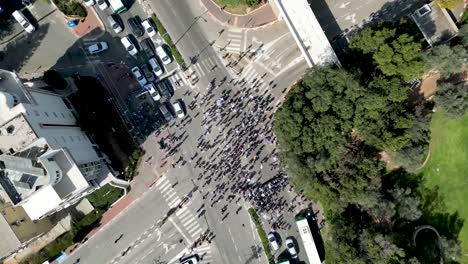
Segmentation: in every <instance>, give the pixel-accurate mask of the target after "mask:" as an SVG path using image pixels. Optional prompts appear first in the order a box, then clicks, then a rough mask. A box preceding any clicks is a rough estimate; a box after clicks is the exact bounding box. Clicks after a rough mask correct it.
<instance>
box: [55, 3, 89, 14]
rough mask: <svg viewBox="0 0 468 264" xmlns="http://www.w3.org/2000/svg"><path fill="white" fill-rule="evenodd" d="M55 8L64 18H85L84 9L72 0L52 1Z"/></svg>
mask: <svg viewBox="0 0 468 264" xmlns="http://www.w3.org/2000/svg"><path fill="white" fill-rule="evenodd" d="M53 2H54V4H55V5H56V6H57V8H58V9H59V10H60V11H61V12H62V13H63V14H64V15H66V16H69V17H77V18H85V17H86V15H87V14H86V9H85V8H84V7H83V6H82V5H81V4H80V3H78V2H75V1H72V0H53Z"/></svg>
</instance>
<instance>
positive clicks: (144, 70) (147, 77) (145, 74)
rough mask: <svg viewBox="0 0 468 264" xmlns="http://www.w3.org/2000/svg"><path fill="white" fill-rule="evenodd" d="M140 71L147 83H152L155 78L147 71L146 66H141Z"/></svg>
mask: <svg viewBox="0 0 468 264" xmlns="http://www.w3.org/2000/svg"><path fill="white" fill-rule="evenodd" d="M140 68H141V71H142V72H143V75H144V76H145V77H146V80H148V82H154V81H155V80H156V78H155V77H154V74H153V72H152V71H151V70H150V69H149V67H148V64H146V63H145V64H143V65H141V67H140Z"/></svg>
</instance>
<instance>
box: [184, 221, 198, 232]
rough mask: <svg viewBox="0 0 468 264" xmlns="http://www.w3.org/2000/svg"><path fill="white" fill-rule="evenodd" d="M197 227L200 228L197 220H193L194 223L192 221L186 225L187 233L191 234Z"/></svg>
mask: <svg viewBox="0 0 468 264" xmlns="http://www.w3.org/2000/svg"><path fill="white" fill-rule="evenodd" d="M199 228H200V225H199V224H198V223H197V222H195V223H194V224H193V225H191V226H190V227H186V229H187V232H188V233H189V234H192V233H193V231H195V230H197V229H199Z"/></svg>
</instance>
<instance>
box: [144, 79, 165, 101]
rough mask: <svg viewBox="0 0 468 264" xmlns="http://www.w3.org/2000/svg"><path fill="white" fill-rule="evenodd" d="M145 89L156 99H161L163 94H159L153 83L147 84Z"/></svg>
mask: <svg viewBox="0 0 468 264" xmlns="http://www.w3.org/2000/svg"><path fill="white" fill-rule="evenodd" d="M145 90H147V91H148V93H149V94H150V96H151V98H152V99H153V100H154V101H159V99H161V95H160V94H159V92H158V90H157V89H156V86H154V84H153V83H148V84H146V85H145Z"/></svg>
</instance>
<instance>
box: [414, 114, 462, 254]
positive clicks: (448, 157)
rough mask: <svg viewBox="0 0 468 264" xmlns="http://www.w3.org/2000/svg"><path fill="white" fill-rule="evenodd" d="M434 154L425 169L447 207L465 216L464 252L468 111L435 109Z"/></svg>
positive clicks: (428, 179) (432, 145)
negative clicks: (456, 115)
mask: <svg viewBox="0 0 468 264" xmlns="http://www.w3.org/2000/svg"><path fill="white" fill-rule="evenodd" d="M430 155H431V156H430V157H429V160H428V162H427V164H426V165H425V166H424V168H423V170H422V172H423V174H424V176H425V178H426V181H427V184H428V185H429V186H431V187H433V186H436V185H437V186H438V187H439V191H440V193H441V194H442V195H443V197H444V203H445V205H446V206H447V208H448V209H449V210H450V211H451V212H455V211H458V213H459V215H460V217H461V218H463V219H464V220H465V222H464V227H463V229H462V230H461V233H460V237H459V239H460V240H461V241H462V248H463V253H462V255H464V254H468V206H467V203H468V191H467V190H468V114H465V116H464V117H463V118H461V119H448V118H447V117H446V116H445V115H444V113H443V111H441V109H439V111H438V112H436V113H434V115H433V118H432V125H431V154H430ZM462 259H463V260H464V261H463V263H468V258H467V257H462Z"/></svg>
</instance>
